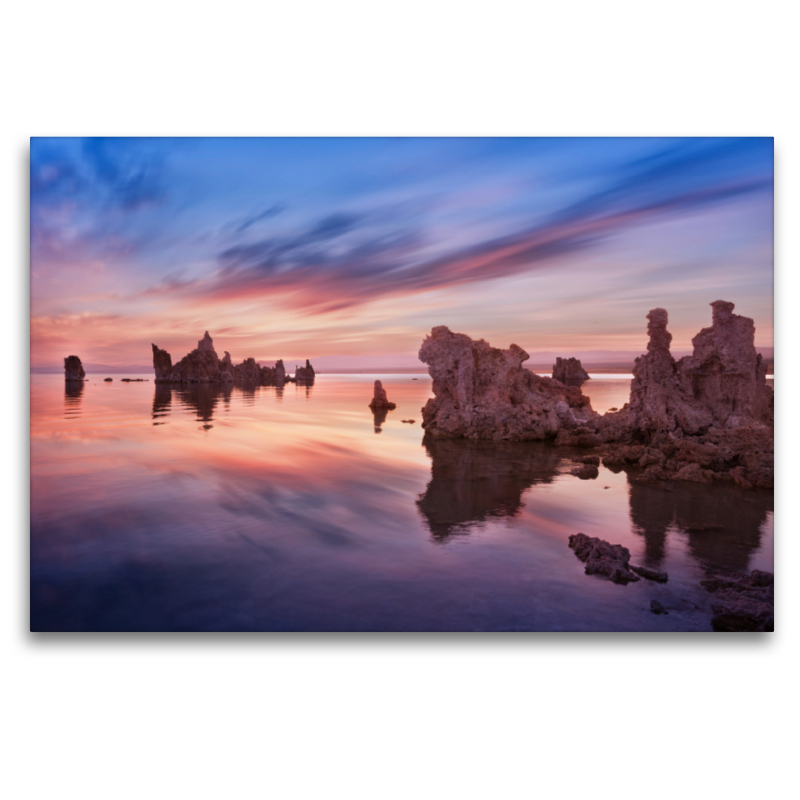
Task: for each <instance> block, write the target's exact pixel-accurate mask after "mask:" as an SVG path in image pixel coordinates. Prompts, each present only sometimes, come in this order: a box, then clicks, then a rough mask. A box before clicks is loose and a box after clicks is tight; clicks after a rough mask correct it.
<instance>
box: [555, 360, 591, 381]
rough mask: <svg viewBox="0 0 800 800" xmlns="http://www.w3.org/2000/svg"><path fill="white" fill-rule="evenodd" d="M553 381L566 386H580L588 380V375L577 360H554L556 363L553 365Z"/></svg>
mask: <svg viewBox="0 0 800 800" xmlns="http://www.w3.org/2000/svg"><path fill="white" fill-rule="evenodd" d="M553 380H554V381H560V382H561V383H563V384H565V385H567V386H580V385H581V384H582V383H583V382H584V381H588V380H589V373H588V372H587V371H586V370H585V369H584V368H583V366H582V365H581V362H580V359H578V358H556V363H555V364H554V365H553Z"/></svg>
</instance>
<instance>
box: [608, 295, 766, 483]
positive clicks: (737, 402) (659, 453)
mask: <svg viewBox="0 0 800 800" xmlns="http://www.w3.org/2000/svg"><path fill="white" fill-rule="evenodd" d="M711 306H712V309H713V314H712V325H711V327H709V328H704V329H703V330H702V331H700V333H698V334H697V336H695V337H694V339H693V340H692V344H693V345H694V352H693V354H692V355H691V356H686V357H684V358H682V359H681V360H680V361H677V362H676V361H675V360H674V359H673V358H672V355H671V354H670V352H669V347H670V342H671V340H672V336H671V334H670V333H669V331H668V330H667V312H666V311H665V310H664V309H659V308H656V309H653V310H652V311H650V313H649V314H648V315H647V318H648V321H649V324H648V333H649V335H650V341H649V343H648V346H647V353H646V354H645V355H643V356H640V357H639V358H637V359H636V362H635V365H634V370H633V372H634V378H633V381H632V382H631V397H630V402H629V403H627V404H626V405H625V406H624V407H623V409H622V411H619V412H617V413H614V414H611V413H608V414H606V415H604V416H603V417H602V418H601V420H600V423H599V430H598V433H599V435H600V436H601V437H602V439H603V440H604V441H605V442H606V443H609V444H610V445H612V446H613V452H612V453H610V454H609V455H607V456H606V457H605V458H604V461H603V463H604V464H605V465H606V466H609V467H611V466H616V467H622V466H624V465H625V464H628V463H633V462H634V459H632V458H629V457H627V451H628V450H630V445H631V444H633V443H635V442H642V441H644V442H646V443H647V444H648V445H649V447H648V449H647V454H646V455H642V456H641V457H640V458H639V459H636V461H638V464H639V466H641V467H646V468H647V470H646V473H645V475H642V476H641V477H640V478H639V480H640V481H641V482H647V481H648V480H652V479H655V478H656V477H657V478H658V479H662V476H663V475H666V476H667V477H669V478H672V479H675V480H689V481H696V482H703V483H706V482H711V481H714V480H723V481H732V482H735V483H737V484H739V485H740V486H742V487H744V488H771V487H772V485H773V470H774V456H773V453H774V444H773V431H772V426H773V403H774V400H773V392H772V389H771V388H770V387H769V386H768V385H767V383H766V365H765V364H764V362H763V359H762V357H761V356H760V355H759V354H758V353H757V352H756V349H755V346H754V339H755V328H754V326H753V321H752V320H751V319H748V318H747V317H742V316H738V315H736V314H734V313H733V308H734V306H733V303H728V302H725V301H723V300H717V301H715V302H713V303H711ZM656 466H657V467H660V470H655V469H653V468H654V467H656Z"/></svg>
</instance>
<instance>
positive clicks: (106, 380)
mask: <svg viewBox="0 0 800 800" xmlns="http://www.w3.org/2000/svg"><path fill="white" fill-rule="evenodd" d="M113 380H114V379H113V378H103V382H104V383H111V381H113Z"/></svg>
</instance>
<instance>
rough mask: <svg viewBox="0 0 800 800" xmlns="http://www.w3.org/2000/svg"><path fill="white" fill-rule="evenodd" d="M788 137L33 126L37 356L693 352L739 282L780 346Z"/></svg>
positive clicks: (336, 362) (372, 357)
mask: <svg viewBox="0 0 800 800" xmlns="http://www.w3.org/2000/svg"><path fill="white" fill-rule="evenodd" d="M772 181H773V143H772V140H771V139H718V140H716V139H715V140H711V139H680V140H679V139H182V140H180V139H135V140H123V139H107V140H101V139H89V140H78V139H33V140H32V141H31V365H32V367H34V368H43V367H50V366H53V367H58V366H60V365H61V364H62V363H63V358H64V357H65V356H66V355H69V354H73V353H74V354H77V355H79V356H80V358H81V359H82V360H83V362H84V363H85V364H87V365H91V364H103V365H111V366H119V367H128V366H138V365H148V364H149V363H150V358H151V355H150V344H151V342H155V343H157V344H158V345H159V346H160V347H164V348H166V349H167V350H169V351H170V352H172V353H174V354H177V355H178V356H179V357H180V355H182V354H184V353H186V352H187V351H189V350H190V349H191V348H192V347H194V346H195V344H196V342H197V339H198V338H199V336H201V335H202V333H203V331H205V330H209V331H210V332H211V334H212V336H213V337H214V339H215V343H216V344H217V349H218V351H219V352H220V353H221V352H222V351H223V350H228V351H230V353H231V355H232V357H233V359H234V361H241V360H242V359H244V358H246V357H248V356H254V357H255V358H256V359H258V360H259V361H262V362H271V361H274V360H275V359H277V358H283V359H285V360H287V361H289V362H291V361H292V360H293V359H294V360H299V359H305V358H310V359H311V360H312V362H314V363H315V365H318V366H319V368H320V369H322V370H324V369H326V368H329V369H337V368H349V367H353V368H356V367H359V366H365V367H385V368H391V367H410V366H413V365H414V364H417V363H418V362H417V361H416V354H417V351H418V349H419V345H420V343H421V341H422V338H423V337H424V335H425V334H426V333H427V332H428V331H430V329H431V328H432V327H433V326H435V325H447V326H449V327H450V328H451V329H453V330H458V331H463V332H465V333H469V334H470V335H471V336H473V337H474V338H480V337H483V338H486V339H487V340H488V341H490V342H491V343H492V344H494V345H496V346H502V347H506V346H508V345H509V344H510V343H511V342H512V341H513V342H516V343H517V344H519V345H520V346H522V347H524V348H525V349H526V350H527V351H528V352H529V353H531V354H534V353H538V352H547V353H550V352H556V353H563V354H565V355H570V354H573V353H575V352H585V351H626V352H627V351H633V352H641V351H643V349H644V347H645V345H646V331H645V325H646V321H645V314H646V313H647V311H648V310H649V309H651V308H653V307H656V306H660V307H664V308H666V309H668V311H669V314H670V330H671V331H672V333H673V336H674V339H673V349H674V350H676V351H680V350H686V349H689V348H690V346H691V344H690V342H691V337H692V336H693V335H694V334H696V333H697V331H698V330H699V329H700V328H701V327H703V326H705V325H708V324H710V309H709V308H708V303H709V302H711V301H713V300H716V299H721V298H722V299H726V300H730V301H732V302H734V303H735V304H736V310H737V313H740V314H744V315H745V316H749V317H752V318H753V319H754V320H755V324H756V345H757V346H759V347H766V348H769V347H771V346H772V344H773V326H772V269H773V236H772V227H773V202H772Z"/></svg>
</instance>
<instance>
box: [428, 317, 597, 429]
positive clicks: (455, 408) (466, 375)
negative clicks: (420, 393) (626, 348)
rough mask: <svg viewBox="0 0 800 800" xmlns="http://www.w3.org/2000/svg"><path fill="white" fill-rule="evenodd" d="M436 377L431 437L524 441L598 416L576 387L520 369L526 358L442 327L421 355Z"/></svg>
mask: <svg viewBox="0 0 800 800" xmlns="http://www.w3.org/2000/svg"><path fill="white" fill-rule="evenodd" d="M419 358H420V360H421V361H423V362H424V363H426V364H428V371H429V372H430V375H431V377H432V378H433V393H434V395H435V397H434V398H432V399H431V400H428V402H427V404H426V405H425V407H424V408H423V409H422V417H423V422H422V425H423V427H424V428H425V429H426V431H427V432H428V433H430V434H432V435H433V436H442V437H451V438H460V437H464V438H468V439H493V440H495V441H497V440H513V441H524V440H534V439H546V438H553V437H554V436H555V435H556V434H557V433H558V432H559V430H561V429H562V428H566V429H573V428H578V427H580V425H582V424H583V423H585V422H586V421H587V420H590V419H593V418H594V417H596V416H597V415H596V414H595V413H594V412H593V411H592V409H591V406H590V404H589V398H587V397H585V396H584V395H583V393H582V392H581V390H580V388H578V387H567V386H564V385H563V384H562V383H559V382H558V381H554V380H553V379H552V378H541V377H539V376H538V375H536V374H534V373H533V372H531V371H530V370H527V369H524V368H523V367H522V362H523V361H525V360H526V359H527V358H528V354H527V353H526V352H525V351H524V350H523V349H522V348H521V347H518V346H517V345H515V344H512V345H511V347H509V348H508V349H507V350H500V349H498V348H496V347H491V346H490V345H489V344H488V343H487V342H485V341H483V340H482V339H481V340H480V341H477V342H476V341H473V340H472V339H470V337H469V336H466V335H465V334H463V333H452V332H451V331H450V330H449V329H448V328H446V327H444V326H440V327H438V328H434V329H433V330H432V331H431V335H430V336H428V337H426V339H425V341H424V342H423V343H422V347H421V348H420V351H419Z"/></svg>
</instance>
